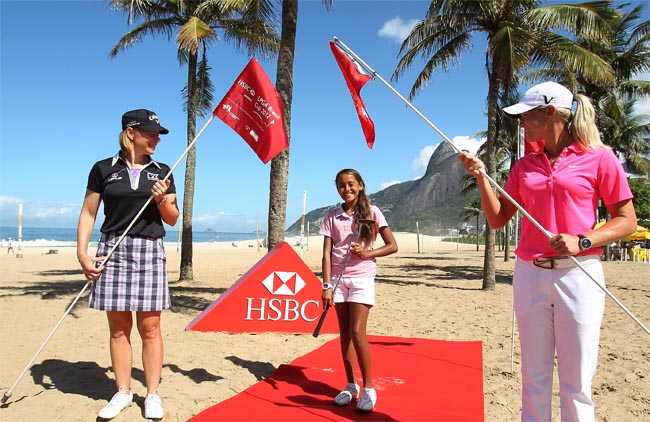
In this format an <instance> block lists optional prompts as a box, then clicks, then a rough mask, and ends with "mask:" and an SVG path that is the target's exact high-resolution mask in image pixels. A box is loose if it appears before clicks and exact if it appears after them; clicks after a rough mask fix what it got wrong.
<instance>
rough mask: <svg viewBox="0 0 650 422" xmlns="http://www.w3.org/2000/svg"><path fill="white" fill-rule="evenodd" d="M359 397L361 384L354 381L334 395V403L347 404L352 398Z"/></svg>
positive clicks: (337, 404)
mask: <svg viewBox="0 0 650 422" xmlns="http://www.w3.org/2000/svg"><path fill="white" fill-rule="evenodd" d="M358 397H359V385H358V384H357V383H354V382H349V383H348V384H347V385H346V386H345V388H344V389H343V390H342V391H341V392H340V393H338V394H337V395H336V397H334V404H335V405H336V406H347V405H348V404H350V402H351V401H352V400H355V399H357V398H358Z"/></svg>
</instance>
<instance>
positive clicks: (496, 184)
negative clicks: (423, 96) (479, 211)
mask: <svg viewBox="0 0 650 422" xmlns="http://www.w3.org/2000/svg"><path fill="white" fill-rule="evenodd" d="M334 42H335V43H336V44H338V45H339V46H340V47H342V48H343V49H345V50H346V51H347V53H348V54H350V55H351V56H352V57H353V58H354V59H355V60H357V61H358V62H359V63H360V64H361V65H362V66H363V67H365V68H366V69H367V70H368V71H369V72H370V73H371V74H372V75H373V77H375V78H377V79H379V80H380V81H381V82H382V83H383V84H384V85H386V87H387V88H388V89H390V90H391V91H392V92H393V93H394V94H395V95H397V96H398V97H399V98H400V99H401V100H402V101H403V102H404V103H405V104H406V105H407V106H408V107H409V108H410V109H411V110H413V111H414V112H415V113H416V114H417V115H418V116H420V117H421V118H422V120H424V121H425V122H426V123H427V124H428V125H429V126H431V128H433V130H435V131H436V132H437V133H438V134H439V135H440V136H441V137H442V138H443V139H444V140H445V141H446V142H447V143H448V144H449V145H450V146H451V147H452V148H453V149H454V151H456V152H457V153H458V154H460V153H461V152H462V151H461V150H460V149H459V148H458V147H457V146H456V145H454V143H453V142H452V141H451V139H449V138H448V137H447V135H445V134H444V133H443V132H442V131H441V130H440V129H438V128H437V127H436V125H434V124H433V123H432V122H431V121H430V120H429V119H427V117H426V116H425V115H424V114H422V113H421V112H420V110H418V109H417V108H415V106H414V105H413V104H411V102H410V101H408V100H407V99H406V98H404V96H403V95H402V94H400V93H399V92H398V91H397V90H396V89H395V88H393V87H392V85H391V84H389V83H388V82H386V80H385V79H384V78H382V77H381V75H379V74H378V73H377V72H376V71H375V70H374V69H373V68H372V67H370V66H369V65H368V64H367V63H366V62H364V61H363V60H362V59H361V57H359V56H358V55H357V54H356V53H355V52H354V51H352V50H351V49H350V47H348V46H347V45H345V43H344V42H343V41H341V40H340V39H338V38H337V37H334ZM479 173H480V174H481V175H482V176H483V177H485V178H486V179H487V180H488V181H489V182H490V183H491V184H492V185H493V186H494V187H495V188H496V189H497V190H498V191H499V192H500V193H501V194H502V195H503V196H504V197H505V198H506V199H507V200H508V201H510V203H512V205H514V206H515V207H516V208H517V209H518V210H519V211H520V212H521V213H522V214H523V215H524V216H525V217H526V218H528V220H529V221H530V222H531V223H533V224H534V225H535V227H537V228H538V229H539V230H540V231H541V232H542V233H544V234H545V235H546V237H547V238H549V239H550V238H551V237H553V234H552V233H551V232H549V231H548V230H546V229H545V228H544V226H542V225H541V224H540V223H539V222H538V221H537V220H535V219H534V218H533V216H532V215H530V214H529V213H528V211H526V210H525V209H524V208H523V207H522V206H521V205H520V204H519V203H517V201H515V200H514V199H513V198H512V196H510V195H509V194H508V192H506V191H505V190H504V189H503V188H502V187H501V186H499V184H498V183H497V182H495V181H494V180H493V179H492V178H491V177H490V176H489V175H488V174H487V173H486V172H485V170H484V169H480V170H479ZM569 258H570V259H571V260H572V261H573V263H574V264H575V265H576V266H577V267H579V268H580V269H581V270H582V271H583V272H584V273H585V274H586V275H587V277H589V278H590V279H591V281H593V282H594V283H596V285H597V286H598V287H599V288H600V289H601V290H602V291H603V292H605V294H607V296H609V297H610V299H612V300H613V301H614V302H615V303H616V304H617V305H618V306H619V307H620V308H621V309H622V310H623V311H625V313H626V314H627V315H628V316H629V317H630V318H632V319H633V320H634V322H636V323H637V324H638V325H639V326H640V327H641V328H642V329H643V330H644V331H645V332H646V333H647V334H650V329H648V327H646V326H645V325H644V324H643V323H642V322H641V321H640V320H639V319H638V318H637V317H636V316H634V314H633V313H632V312H630V311H629V310H628V309H627V308H626V307H625V305H623V303H622V302H621V301H619V300H618V299H617V298H616V296H614V295H613V294H612V293H611V292H610V291H609V290H607V288H606V287H605V286H603V285H601V284H600V283H599V282H598V280H596V279H595V278H594V277H593V276H592V275H591V274H590V273H589V272H588V271H587V269H586V268H585V267H584V266H583V265H582V264H581V263H580V262H579V261H578V260H577V259H576V258H575V257H574V256H572V255H569Z"/></svg>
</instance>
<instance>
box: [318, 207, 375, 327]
mask: <svg viewBox="0 0 650 422" xmlns="http://www.w3.org/2000/svg"><path fill="white" fill-rule="evenodd" d="M374 223H375V220H371V219H367V218H360V219H359V220H357V224H358V225H359V227H358V228H357V238H356V239H354V240H352V242H350V245H349V246H348V253H347V254H346V258H345V265H343V269H342V270H341V274H339V276H338V278H337V279H336V284H335V285H334V287H332V300H334V292H335V291H336V288H337V287H338V285H339V282H340V281H341V278H343V274H344V273H345V269H346V268H347V267H348V264H349V263H350V258H351V257H352V253H351V250H352V249H351V247H352V244H353V243H355V242H358V241H359V238H360V237H361V227H362V226H363V225H365V224H374ZM329 310H330V305H329V302H328V303H327V305H325V308H324V309H323V312H322V313H321V315H320V318H319V319H318V324H316V329H315V330H314V333H313V334H312V336H314V337H318V335H319V334H320V329H321V327H322V326H323V323H324V322H325V317H326V316H327V311H329Z"/></svg>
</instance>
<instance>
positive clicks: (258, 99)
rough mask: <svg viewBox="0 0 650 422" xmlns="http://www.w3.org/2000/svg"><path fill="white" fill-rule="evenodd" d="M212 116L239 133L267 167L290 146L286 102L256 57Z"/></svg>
mask: <svg viewBox="0 0 650 422" xmlns="http://www.w3.org/2000/svg"><path fill="white" fill-rule="evenodd" d="M212 114H214V115H215V116H216V117H218V118H220V119H221V120H222V121H223V122H224V123H225V124H227V125H228V126H230V127H231V128H232V129H233V130H234V131H235V132H237V133H238V134H239V136H241V137H242V138H243V139H244V141H246V143H247V144H248V145H249V146H250V147H251V148H252V149H253V151H255V154H257V156H258V157H259V158H260V160H262V162H263V163H264V164H266V163H268V162H269V161H270V160H271V159H273V157H275V156H276V155H278V154H279V153H280V152H282V151H283V150H284V149H285V148H287V147H288V146H289V140H288V139H287V132H286V131H285V129H284V107H283V105H282V99H281V98H280V95H279V94H278V92H277V91H276V90H275V87H274V86H273V83H271V80H270V79H269V77H268V76H267V75H266V72H264V69H262V66H260V64H259V63H258V61H257V60H255V58H252V59H250V61H249V62H248V64H247V65H246V67H245V68H244V70H243V71H242V72H241V73H240V74H239V76H238V77H237V80H235V83H234V84H233V86H232V87H231V88H230V90H229V91H228V92H227V93H226V95H225V96H224V97H223V99H222V100H221V102H220V103H219V105H217V107H216V108H215V109H214V111H213V112H212Z"/></svg>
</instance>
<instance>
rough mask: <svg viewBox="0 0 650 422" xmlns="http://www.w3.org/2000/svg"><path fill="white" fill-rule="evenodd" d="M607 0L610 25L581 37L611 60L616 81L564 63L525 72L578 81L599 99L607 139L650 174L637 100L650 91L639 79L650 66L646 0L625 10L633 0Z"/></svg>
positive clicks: (600, 124) (649, 83) (630, 163)
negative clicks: (594, 34)
mask: <svg viewBox="0 0 650 422" xmlns="http://www.w3.org/2000/svg"><path fill="white" fill-rule="evenodd" d="M607 4H608V7H609V8H610V9H611V10H610V12H609V13H608V14H605V16H607V20H606V23H607V25H608V31H606V32H604V33H603V34H602V35H603V36H602V37H598V38H586V37H585V38H583V37H580V38H579V39H578V40H577V42H578V43H579V44H580V45H581V46H582V47H583V48H585V49H588V50H589V51H592V52H594V53H596V54H598V55H599V56H601V57H602V58H604V59H605V60H607V61H608V62H609V63H611V66H612V70H613V72H614V76H615V84H614V85H613V86H612V85H611V84H609V83H605V84H603V83H599V82H598V81H591V80H589V79H586V78H584V77H583V76H582V75H580V74H579V73H578V74H576V73H574V72H572V71H571V70H570V69H566V68H564V67H563V65H562V63H555V64H554V67H552V68H542V69H537V70H535V71H534V72H531V73H530V74H528V75H525V78H526V79H527V80H537V79H539V78H540V77H544V78H546V77H556V78H559V79H560V80H561V81H562V82H563V83H565V84H567V85H570V86H576V87H579V89H580V90H581V91H583V92H584V94H586V95H587V96H588V97H590V98H592V99H593V101H594V106H595V107H596V110H597V123H598V127H599V129H600V132H601V134H602V135H603V141H604V142H605V143H607V144H608V145H610V146H612V147H613V148H614V150H615V151H616V152H617V153H618V154H619V155H620V156H621V157H623V158H624V159H625V160H626V162H627V166H628V170H629V171H631V172H635V173H645V174H648V162H647V158H645V159H644V155H645V156H646V157H647V154H648V148H650V146H648V142H647V141H648V140H647V137H648V134H647V130H648V129H647V126H645V125H644V124H643V117H642V116H635V113H634V102H635V101H636V100H638V99H640V98H649V97H650V81H648V80H640V79H636V77H637V75H639V74H643V73H644V72H648V71H650V21H642V22H641V23H638V24H637V21H638V20H639V19H640V18H641V11H642V9H643V5H642V4H639V5H637V6H635V7H633V8H632V10H631V11H630V12H629V13H625V12H624V9H625V8H626V7H628V6H629V5H630V4H629V3H625V4H623V5H613V4H610V2H608V3H607ZM644 126H645V128H644ZM644 132H645V135H644Z"/></svg>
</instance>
